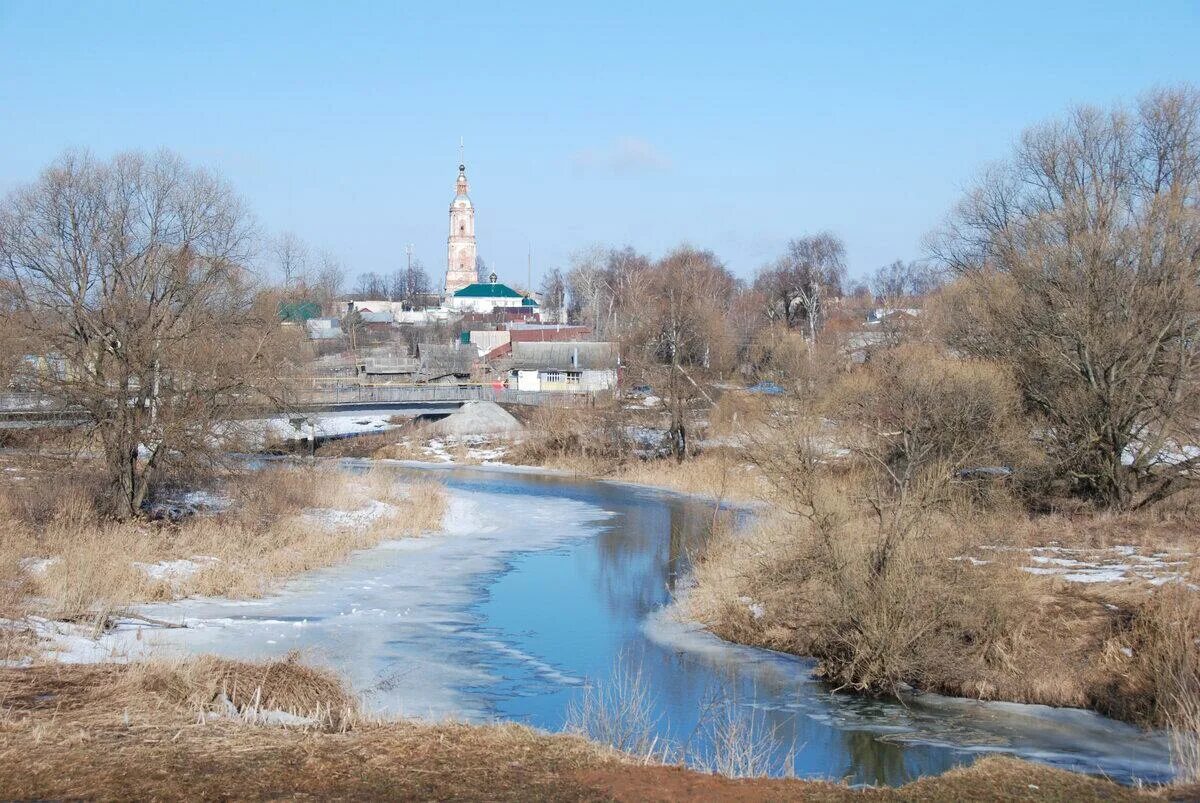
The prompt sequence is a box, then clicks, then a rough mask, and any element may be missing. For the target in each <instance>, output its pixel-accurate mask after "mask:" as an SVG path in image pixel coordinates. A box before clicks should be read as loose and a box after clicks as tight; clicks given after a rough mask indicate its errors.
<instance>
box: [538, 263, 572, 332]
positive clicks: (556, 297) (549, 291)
mask: <svg viewBox="0 0 1200 803" xmlns="http://www.w3.org/2000/svg"><path fill="white" fill-rule="evenodd" d="M541 295H542V314H543V315H544V316H546V317H547V318H549V319H551V320H554V321H560V320H562V315H563V312H565V310H566V305H567V281H566V279H564V278H563V273H562V271H561V270H559V269H558V268H555V269H554V270H552V271H550V272H549V273H547V274H546V275H545V276H543V277H542V286H541Z"/></svg>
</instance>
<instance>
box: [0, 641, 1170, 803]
mask: <svg viewBox="0 0 1200 803" xmlns="http://www.w3.org/2000/svg"><path fill="white" fill-rule="evenodd" d="M192 663H193V664H194V665H187V664H144V665H135V666H134V667H125V666H116V665H111V664H109V665H103V664H102V665H95V666H42V667H35V668H33V669H29V670H12V669H7V670H5V669H0V711H3V712H5V713H4V714H3V715H0V797H3V798H6V799H8V798H23V799H24V798H55V799H60V798H89V799H102V800H115V799H121V800H129V799H136V800H142V799H159V800H162V799H168V800H177V799H189V800H194V799H229V798H237V799H254V800H259V799H279V798H282V797H296V796H301V795H303V796H306V797H318V798H340V799H346V798H351V799H382V798H387V799H438V800H450V799H453V800H482V799H487V800H572V801H578V800H630V801H633V800H638V801H641V800H669V801H682V800H697V799H700V800H711V799H721V800H740V801H759V800H780V799H804V800H889V801H890V800H937V801H952V800H953V801H957V800H964V799H993V800H1019V799H1029V798H1033V797H1039V798H1048V799H1058V800H1101V799H1102V800H1132V799H1137V798H1150V797H1154V796H1157V795H1163V796H1165V795H1166V794H1169V793H1171V792H1174V793H1176V794H1184V795H1186V793H1187V790H1136V789H1127V788H1122V787H1120V786H1117V785H1115V784H1113V783H1111V782H1109V781H1106V780H1103V779H1097V778H1088V777H1085V776H1081V775H1076V774H1074V773H1069V772H1065V771H1062V770H1057V769H1052V768H1049V767H1044V766H1039V765H1035V764H1029V763H1026V762H1021V761H1016V760H1013V759H1004V758H986V759H983V760H981V761H979V762H977V763H976V764H975V765H974V766H973V767H971V768H968V769H962V770H954V771H951V772H949V773H946V774H945V775H943V776H939V777H936V778H927V779H923V780H920V781H917V782H915V783H913V784H910V785H908V786H905V787H901V788H900V789H880V788H870V787H868V788H858V789H851V788H849V787H847V786H844V785H840V784H832V783H826V782H806V781H797V780H784V779H775V780H767V779H761V780H734V779H730V778H724V777H721V776H717V775H709V774H706V773H701V772H694V771H689V770H685V769H682V768H680V767H664V766H657V765H635V764H631V763H629V762H628V761H627V760H625V759H623V758H622V757H621V756H619V755H618V754H616V753H614V752H613V751H611V750H609V749H606V748H601V747H598V746H596V745H595V744H592V743H590V742H587V741H585V740H584V739H582V738H579V737H577V736H565V735H550V734H545V733H540V732H538V731H534V730H532V729H530V728H527V727H523V726H520V725H514V724H506V725H489V726H469V725H459V724H441V725H423V724H416V723H409V722H375V721H370V720H362V719H360V718H353V717H351V718H347V719H346V720H345V721H343V722H337V723H333V722H331V721H325V722H324V723H323V724H321V725H320V726H316V727H304V728H296V727H288V728H281V727H269V726H266V725H262V724H255V722H256V721H254V720H251V721H245V720H242V719H240V718H235V717H226V718H220V719H217V720H212V719H211V718H208V717H202V716H199V715H198V714H199V713H203V712H205V711H213V710H220V708H221V707H222V705H223V702H220V703H218V701H219V699H220V697H221V695H222V694H223V693H225V692H227V691H228V690H229V689H231V688H237V689H244V690H246V691H247V692H248V693H247V694H246V695H245V699H247V700H250V701H252V700H255V699H258V700H268V699H269V700H272V701H274V703H275V704H276V705H278V706H279V707H281V708H284V709H292V710H296V711H303V710H306V709H309V710H313V709H315V708H317V707H321V708H323V709H324V710H338V708H339V706H341V705H344V704H345V701H346V697H345V692H344V691H341V690H340V687H338V686H337V685H336V680H334V679H333V678H331V677H330V676H328V675H326V674H324V673H314V672H313V671H312V670H308V669H305V668H303V667H302V666H300V665H298V664H296V663H295V662H286V661H285V662H274V663H268V664H242V663H236V662H229V661H223V660H220V659H214V658H204V659H198V660H196V661H194V662H192ZM252 689H253V692H251V691H250V690H252ZM238 699H243V698H242V697H240V696H239V698H238ZM243 707H244V706H243Z"/></svg>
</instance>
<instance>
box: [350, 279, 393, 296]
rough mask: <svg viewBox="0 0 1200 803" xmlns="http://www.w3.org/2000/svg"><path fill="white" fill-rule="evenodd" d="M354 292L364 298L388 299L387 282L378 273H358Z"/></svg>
mask: <svg viewBox="0 0 1200 803" xmlns="http://www.w3.org/2000/svg"><path fill="white" fill-rule="evenodd" d="M355 292H356V293H357V294H358V295H360V296H362V297H364V298H370V299H379V300H384V299H386V298H387V297H388V282H387V280H386V279H385V278H384V277H383V276H380V275H379V274H378V273H360V274H358V283H357V285H356V286H355Z"/></svg>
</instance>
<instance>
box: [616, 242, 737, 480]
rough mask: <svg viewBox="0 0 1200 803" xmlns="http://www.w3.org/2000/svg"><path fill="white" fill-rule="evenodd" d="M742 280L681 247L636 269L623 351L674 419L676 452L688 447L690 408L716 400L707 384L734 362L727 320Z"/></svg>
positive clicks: (679, 456)
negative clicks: (634, 286) (629, 317)
mask: <svg viewBox="0 0 1200 803" xmlns="http://www.w3.org/2000/svg"><path fill="white" fill-rule="evenodd" d="M737 290H738V286H737V280H736V279H735V278H734V277H733V275H732V274H731V273H730V272H729V270H728V269H727V268H726V267H725V266H724V265H723V264H721V262H720V261H719V260H718V259H717V258H716V256H715V255H713V253H712V252H711V251H698V250H696V249H694V248H690V247H686V246H685V247H682V248H679V249H677V250H675V251H673V252H672V253H670V254H668V255H667V256H666V257H664V258H663V259H661V260H659V261H658V262H656V263H654V264H653V265H652V266H650V267H649V268H647V269H645V270H642V271H640V272H639V273H638V274H637V288H636V292H635V293H634V295H635V296H636V297H637V298H638V299H640V301H639V302H638V304H636V305H633V306H631V309H630V315H631V319H632V325H631V327H630V328H629V329H628V331H627V332H626V337H625V343H624V346H623V352H624V354H625V355H626V358H627V361H628V368H629V370H630V372H631V373H632V374H633V376H634V378H635V380H637V381H638V382H640V383H644V384H648V385H650V386H651V387H653V388H654V392H655V394H656V395H658V396H659V398H660V399H662V405H663V406H664V407H665V408H666V412H667V413H668V415H669V417H670V425H669V428H668V437H669V439H670V446H671V453H672V454H673V455H674V457H675V459H676V460H677V461H682V460H683V459H684V458H685V457H686V456H687V452H688V441H687V438H688V428H689V420H690V408H691V405H692V403H693V402H694V401H695V400H697V399H704V400H706V401H708V402H711V401H712V397H711V395H710V394H709V392H708V390H707V389H706V387H705V384H706V383H707V382H708V381H709V380H710V379H711V377H712V376H713V375H720V374H722V373H724V372H726V371H728V370H729V369H730V367H731V363H732V359H733V356H734V355H735V354H736V340H737V339H736V335H735V334H734V333H733V332H731V331H730V328H729V326H728V325H727V315H728V312H729V308H730V304H731V302H732V300H733V298H734V297H735V295H736V292H737Z"/></svg>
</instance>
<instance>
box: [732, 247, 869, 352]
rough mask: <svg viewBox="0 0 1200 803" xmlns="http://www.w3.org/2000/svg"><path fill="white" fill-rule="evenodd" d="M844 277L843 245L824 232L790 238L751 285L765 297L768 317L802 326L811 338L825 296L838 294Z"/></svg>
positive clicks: (822, 314) (821, 316) (820, 321)
mask: <svg viewBox="0 0 1200 803" xmlns="http://www.w3.org/2000/svg"><path fill="white" fill-rule="evenodd" d="M845 278H846V247H845V245H843V244H842V241H841V240H840V239H839V238H838V237H837V235H835V234H833V233H831V232H827V231H826V232H821V233H819V234H810V235H806V236H804V237H799V238H797V239H794V240H791V241H789V242H788V245H787V250H786V252H785V253H784V254H783V256H781V257H779V259H777V260H775V261H774V262H773V263H771V264H770V265H768V266H767V267H765V268H763V269H762V270H761V271H759V274H758V276H757V277H756V278H755V282H754V286H755V289H757V290H758V291H759V292H761V294H762V296H763V297H764V298H765V299H766V300H767V317H768V318H769V319H771V320H777V321H781V322H783V323H785V324H786V325H787V326H788V327H789V328H791V327H795V326H800V325H802V326H804V328H805V330H806V331H807V334H808V339H809V340H810V341H814V340H816V337H817V332H818V331H820V329H821V326H822V324H823V323H824V321H825V318H826V314H827V310H826V307H827V304H828V299H829V298H830V297H834V296H839V295H841V293H842V283H843V282H844V281H845Z"/></svg>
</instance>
